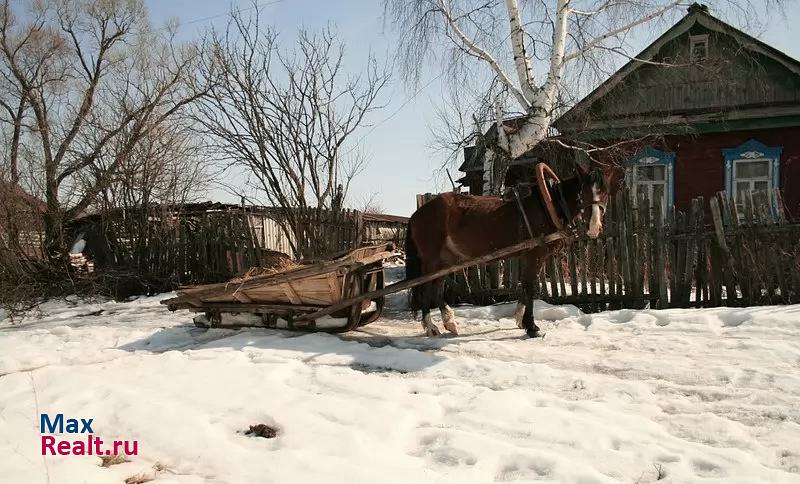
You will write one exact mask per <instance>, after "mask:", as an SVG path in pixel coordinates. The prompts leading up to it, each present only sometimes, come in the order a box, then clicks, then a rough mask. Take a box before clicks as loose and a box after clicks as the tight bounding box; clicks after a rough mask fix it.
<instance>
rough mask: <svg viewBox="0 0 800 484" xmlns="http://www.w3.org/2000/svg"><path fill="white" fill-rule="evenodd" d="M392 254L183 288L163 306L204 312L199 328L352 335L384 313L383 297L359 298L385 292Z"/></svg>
mask: <svg viewBox="0 0 800 484" xmlns="http://www.w3.org/2000/svg"><path fill="white" fill-rule="evenodd" d="M394 255H396V253H395V248H394V244H391V243H388V244H382V245H374V246H369V247H361V248H359V249H356V250H353V251H351V252H348V253H345V254H342V255H340V256H338V257H334V258H333V259H332V260H330V261H325V262H320V263H316V264H312V265H308V266H301V267H298V268H295V269H291V270H288V271H284V272H275V273H272V274H266V275H260V276H253V277H242V278H238V279H234V280H232V281H229V282H226V283H221V284H208V285H204V286H197V287H193V288H189V289H182V290H179V291H178V296H177V297H174V298H171V299H166V300H164V301H161V304H165V305H166V306H167V307H168V308H169V309H170V311H175V310H178V309H188V310H189V311H193V312H198V313H203V314H201V315H199V316H197V317H195V319H194V321H195V325H197V326H200V327H242V326H256V327H265V328H286V329H301V330H308V331H328V332H344V331H350V330H352V329H355V328H357V327H359V326H363V325H366V324H369V323H371V322H373V321H375V320H376V319H378V318H379V317H380V315H381V313H382V312H383V306H384V297H383V296H380V297H376V298H374V299H362V298H359V296H362V295H363V294H365V293H367V292H371V291H376V290H380V289H383V287H384V274H383V261H384V260H385V259H387V258H389V257H392V256H394ZM353 298H358V299H359V300H358V302H355V303H353V304H351V305H348V306H347V307H343V308H340V309H339V310H337V311H333V312H331V313H330V314H328V315H326V316H324V317H320V318H315V319H313V320H309V319H306V318H304V317H303V316H306V315H308V314H312V313H315V312H318V311H320V310H324V309H326V308H329V307H331V306H332V305H336V304H339V303H341V302H342V301H346V300H348V299H353Z"/></svg>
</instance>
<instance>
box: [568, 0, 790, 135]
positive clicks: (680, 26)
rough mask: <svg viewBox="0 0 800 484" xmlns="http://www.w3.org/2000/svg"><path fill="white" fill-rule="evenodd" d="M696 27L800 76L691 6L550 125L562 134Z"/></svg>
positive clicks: (772, 52)
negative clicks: (675, 41) (703, 28)
mask: <svg viewBox="0 0 800 484" xmlns="http://www.w3.org/2000/svg"><path fill="white" fill-rule="evenodd" d="M695 25H701V26H702V27H705V28H706V29H708V30H711V31H715V32H720V33H723V34H726V35H729V36H731V37H733V38H734V39H736V41H737V42H738V43H739V44H740V45H741V46H742V47H744V48H745V49H747V50H748V51H750V52H752V53H758V54H761V55H764V56H767V57H769V58H771V59H773V60H775V61H776V62H778V63H780V64H781V65H783V66H784V67H785V68H786V69H788V70H789V71H791V72H793V73H795V74H797V75H798V76H800V62H799V61H797V60H796V59H794V58H792V57H790V56H789V55H787V54H785V53H783V52H781V51H780V50H778V49H776V48H774V47H772V46H770V45H768V44H766V43H764V42H762V41H760V40H758V39H756V38H755V37H753V36H751V35H749V34H747V33H745V32H742V31H741V30H739V29H737V28H736V27H733V26H732V25H730V24H728V23H726V22H723V21H722V20H720V19H718V18H716V17H714V16H713V15H711V14H709V13H708V7H707V6H705V5H701V4H698V3H694V4H692V5H691V6H690V7H689V8H688V12H687V14H686V15H685V16H684V17H683V18H682V19H681V20H680V21H678V22H677V23H676V24H675V25H673V26H672V27H671V28H670V29H669V30H667V31H666V32H664V34H662V35H661V36H660V37H658V38H657V39H656V40H655V41H654V42H653V43H651V44H650V45H649V46H647V47H646V48H645V49H644V50H642V51H641V52H640V53H639V54H638V55H636V56H635V57H634V58H633V59H631V60H630V61H629V62H628V63H626V64H625V65H624V66H622V67H621V68H620V69H619V70H617V71H616V72H615V73H614V74H612V75H611V77H609V78H608V79H607V80H606V81H605V82H603V83H602V84H600V85H599V86H597V87H596V88H595V89H594V90H593V91H592V92H590V93H589V94H588V95H587V96H586V97H584V98H583V99H582V100H581V101H579V102H578V103H577V104H575V105H574V106H573V107H572V108H571V109H569V110H568V111H567V112H566V113H564V114H563V115H562V116H560V117H559V118H558V119H557V120H556V121H554V123H553V125H554V126H555V127H556V128H558V129H559V130H562V131H563V128H566V127H567V126H568V123H569V122H570V121H571V120H572V119H573V118H574V117H575V116H576V115H577V114H578V113H580V112H584V111H586V110H587V109H588V108H589V107H590V106H591V105H592V104H593V103H594V102H595V101H597V100H599V99H600V98H602V97H603V96H604V95H605V94H607V93H609V92H610V91H611V90H612V89H613V88H614V87H616V86H617V85H619V84H620V83H621V82H622V81H624V80H625V79H626V78H627V77H628V76H629V75H631V73H633V72H634V71H635V70H636V69H639V68H640V67H642V66H646V65H649V64H648V63H647V62H646V61H648V60H651V59H653V57H654V56H655V55H656V54H657V53H658V52H659V50H660V49H661V48H662V47H663V46H664V45H666V44H667V43H668V42H670V41H672V40H675V39H676V38H678V37H680V36H681V35H683V34H686V33H687V32H688V31H689V29H691V28H692V27H693V26H695ZM643 61H645V62H643Z"/></svg>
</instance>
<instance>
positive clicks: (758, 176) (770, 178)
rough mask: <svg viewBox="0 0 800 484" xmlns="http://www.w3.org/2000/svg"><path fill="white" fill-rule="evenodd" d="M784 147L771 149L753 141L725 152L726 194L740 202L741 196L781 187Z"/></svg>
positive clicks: (727, 149) (723, 153)
mask: <svg viewBox="0 0 800 484" xmlns="http://www.w3.org/2000/svg"><path fill="white" fill-rule="evenodd" d="M782 152H783V147H782V146H775V147H770V146H767V145H765V144H763V143H761V142H759V141H757V140H754V139H751V140H748V141H746V142H745V143H743V144H741V145H739V146H737V147H736V148H725V149H723V150H722V156H723V157H724V158H725V190H726V191H727V192H728V193H731V194H733V196H734V199H736V200H737V201H738V199H739V193H741V192H743V191H746V190H748V189H749V190H763V189H771V188H779V187H780V164H781V163H780V162H781V153H782Z"/></svg>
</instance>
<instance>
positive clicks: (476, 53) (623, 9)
mask: <svg viewBox="0 0 800 484" xmlns="http://www.w3.org/2000/svg"><path fill="white" fill-rule="evenodd" d="M384 5H385V16H386V18H387V19H389V20H390V21H391V22H392V23H393V24H394V25H395V27H396V28H397V29H398V31H399V33H400V37H399V39H400V40H399V45H398V57H399V60H400V65H401V67H402V69H403V74H404V76H405V78H406V80H407V81H409V82H410V83H412V84H414V83H417V82H418V81H419V78H420V75H421V73H422V71H423V69H424V68H425V67H426V66H430V65H432V63H431V62H430V61H432V60H435V63H434V65H437V66H443V67H442V68H443V70H444V72H443V74H447V75H448V81H449V83H450V84H451V85H452V86H453V89H456V90H462V91H464V92H466V93H467V94H466V95H462V96H463V97H467V98H468V99H467V100H466V101H467V103H466V106H468V108H469V109H471V110H472V112H473V113H474V112H482V113H490V114H489V116H491V118H493V122H496V123H497V126H498V127H500V126H502V120H503V119H504V118H505V117H506V116H508V115H509V114H515V115H517V117H518V119H516V120H515V122H514V129H513V130H507V129H498V140H497V146H496V147H494V148H493V149H494V151H499V153H493V154H492V156H502V157H503V158H505V159H515V158H518V157H520V156H521V155H523V154H525V153H526V152H528V151H529V150H531V149H532V148H533V147H534V146H536V145H537V144H538V143H539V142H540V141H542V140H543V139H544V138H545V137H546V136H547V135H548V132H549V129H550V125H551V122H552V121H553V120H554V118H555V117H556V115H557V114H558V112H559V110H560V109H562V108H563V107H564V106H565V105H566V104H568V103H569V99H570V97H572V98H573V99H574V94H575V91H576V90H580V88H581V87H585V86H577V85H576V83H580V82H584V83H586V81H589V82H588V83H591V82H592V81H596V79H597V77H592V76H588V75H587V74H590V72H589V71H592V70H593V69H595V70H596V68H598V67H604V66H608V65H609V61H608V60H607V58H608V57H609V56H608V54H609V53H613V54H618V55H620V56H623V57H625V58H627V59H630V58H632V55H631V54H630V53H629V52H628V49H627V47H628V45H627V44H626V38H627V37H628V36H630V35H631V32H632V31H633V30H634V29H637V28H640V27H645V26H647V25H649V24H654V23H664V24H666V23H667V22H669V21H671V20H673V19H674V17H675V15H676V14H678V13H680V12H681V11H682V9H684V8H685V7H686V6H688V5H689V4H688V3H686V2H680V1H678V0H536V1H534V0H529V1H528V0H504V1H503V2H501V1H499V0H384ZM729 5H730V4H729ZM735 7H736V8H738V9H739V11H740V12H746V11H751V10H752V5H750V4H749V3H746V1H744V2H741V3H739V4H735ZM426 61H428V62H426ZM611 63H613V62H611ZM570 75H572V76H571V78H568V76H570ZM470 92H471V93H472V95H471V96H470V95H469V93H470ZM464 114H465V113H463V112H462V113H461V116H460V117H461V120H462V121H463V120H464V119H469V116H464ZM457 117H458V116H457ZM476 122H479V120H478V121H476ZM460 128H461V130H462V132H463V131H464V130H466V129H469V126H464V125H463V123H462V124H461V126H460ZM447 131H454V126H453V125H448V126H447Z"/></svg>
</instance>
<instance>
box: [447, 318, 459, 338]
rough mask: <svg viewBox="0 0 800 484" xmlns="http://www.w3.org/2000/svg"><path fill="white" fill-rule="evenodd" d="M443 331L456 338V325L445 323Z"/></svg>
mask: <svg viewBox="0 0 800 484" xmlns="http://www.w3.org/2000/svg"><path fill="white" fill-rule="evenodd" d="M444 329H446V330H447V331H448V332H449V333H451V334H453V335H455V336H458V326H456V323H451V322H449V321H448V322H446V323H444Z"/></svg>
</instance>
